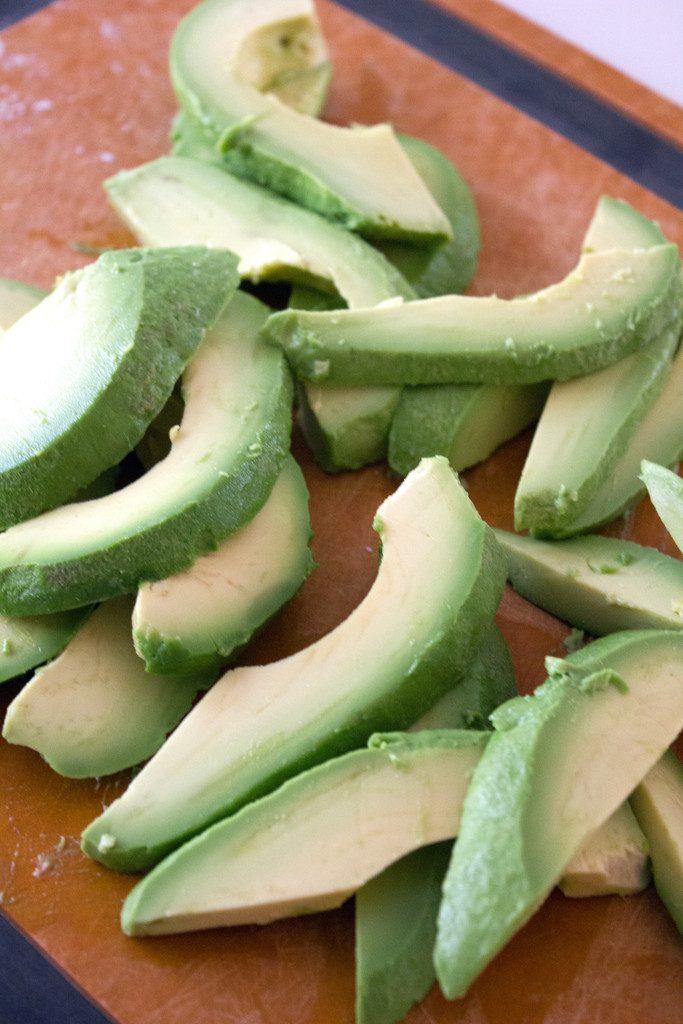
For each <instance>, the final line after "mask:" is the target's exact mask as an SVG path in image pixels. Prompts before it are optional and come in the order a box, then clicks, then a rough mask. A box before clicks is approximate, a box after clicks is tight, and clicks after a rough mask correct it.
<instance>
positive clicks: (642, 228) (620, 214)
mask: <svg viewBox="0 0 683 1024" xmlns="http://www.w3.org/2000/svg"><path fill="white" fill-rule="evenodd" d="M667 241H668V239H667V238H666V235H664V233H663V232H662V229H661V228H660V226H659V224H656V223H655V221H653V220H650V219H649V217H646V216H645V214H643V213H641V212H640V210H636V209H635V208H634V207H633V206H631V205H630V203H627V202H626V200H624V199H615V198H614V197H613V196H600V198H599V199H598V202H597V204H596V206H595V212H594V214H593V217H592V219H591V222H590V224H589V225H588V229H587V231H586V234H585V235H584V237H583V242H582V243H581V251H582V252H602V251H603V250H605V249H651V248H652V247H653V246H655V245H664V244H666V242H667Z"/></svg>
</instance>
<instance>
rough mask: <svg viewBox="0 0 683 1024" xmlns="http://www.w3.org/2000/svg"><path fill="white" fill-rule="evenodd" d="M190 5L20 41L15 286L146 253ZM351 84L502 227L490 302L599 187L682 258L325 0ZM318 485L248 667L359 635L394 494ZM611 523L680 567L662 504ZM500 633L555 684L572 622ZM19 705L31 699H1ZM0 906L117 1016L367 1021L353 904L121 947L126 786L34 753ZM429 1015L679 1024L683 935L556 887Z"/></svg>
mask: <svg viewBox="0 0 683 1024" xmlns="http://www.w3.org/2000/svg"><path fill="white" fill-rule="evenodd" d="M189 6H190V3H189V0H108V2H107V3H101V2H94V0H58V2H57V3H55V4H54V5H52V6H51V7H50V8H48V9H46V10H45V11H43V12H41V13H40V14H39V15H37V16H34V17H32V18H30V19H29V20H28V21H26V22H23V23H21V24H19V25H17V26H15V27H13V28H11V29H10V30H8V31H6V32H5V33H4V34H3V36H2V37H1V38H2V46H1V48H0V124H1V125H2V132H1V133H0V275H3V276H14V277H18V278H22V279H24V280H26V281H30V282H33V283H35V284H39V285H43V286H47V285H49V284H50V283H51V282H52V280H53V279H54V277H55V275H56V274H59V273H61V272H63V271H64V270H66V269H68V268H72V267H75V266H78V265H82V264H83V263H84V262H87V261H88V260H89V259H91V258H92V256H89V255H87V247H92V246H94V247H99V246H107V245H121V244H127V243H129V242H130V238H129V236H128V235H127V233H126V231H125V230H124V229H122V228H121V227H120V226H119V225H118V223H117V221H116V218H115V216H114V214H113V212H112V211H110V210H109V209H108V207H107V204H106V202H105V199H104V196H103V192H102V189H101V182H102V180H103V178H105V177H106V176H107V175H109V174H111V173H112V172H114V171H116V170H117V169H119V168H123V167H129V166H133V165H135V164H136V163H139V162H141V161H143V160H145V159H148V158H151V157H153V156H155V155H158V154H160V153H162V152H163V151H165V150H166V149H167V137H168V131H169V126H170V122H171V117H172V114H173V111H174V101H173V96H172V93H171V89H170V87H169V84H168V80H167V74H166V54H167V49H168V43H169V39H170V36H171V33H172V31H173V28H174V26H175V24H176V23H177V20H178V18H179V17H180V16H181V15H182V14H183V13H184V11H185V10H187V8H188V7H189ZM320 9H321V14H322V17H323V22H324V28H325V31H326V34H327V37H328V39H329V42H330V47H331V51H332V57H333V61H334V68H335V75H334V82H333V86H332V90H331V96H330V99H329V102H328V105H327V110H326V116H327V117H328V118H329V119H331V120H334V121H338V122H351V121H359V122H366V123H369V122H373V121H378V120H387V119H388V120H391V121H393V122H394V123H395V124H396V125H397V126H398V127H399V128H400V129H402V130H405V131H407V132H410V133H412V134H414V135H418V136H421V137H423V138H425V139H427V140H428V141H430V142H432V143H435V144H436V145H438V146H440V147H441V148H442V149H443V150H444V151H445V152H446V153H447V155H448V156H450V157H451V158H452V159H453V160H454V161H455V162H456V163H457V164H458V166H459V167H460V168H461V170H462V171H463V173H464V174H465V175H466V176H467V178H468V179H469V181H470V182H471V183H472V186H473V189H474V192H475V195H476V199H477V203H478V207H479V212H480V216H481V222H482V230H483V252H482V258H481V264H480V269H479V272H478V274H477V277H476V281H475V283H474V286H473V289H472V290H473V292H474V293H479V294H482V293H489V292H491V291H496V292H497V293H498V294H499V295H503V296H511V295H514V294H516V293H520V292H525V291H529V290H532V289H535V288H538V287H539V286H542V285H545V284H548V283H551V282H552V281H554V280H557V279H559V278H560V277H562V276H563V275H564V274H565V273H566V272H567V271H568V270H569V268H570V267H571V266H572V265H573V263H574V262H575V260H576V258H577V253H578V248H579V243H580V239H581V236H582V233H583V231H584V229H585V227H586V225H587V223H588V220H589V218H590V215H591V213H592V210H593V207H594V204H595V201H596V199H597V197H598V196H599V195H600V194H601V193H609V194H612V195H617V196H621V197H623V198H625V199H627V200H629V201H630V202H632V203H634V204H635V205H637V206H638V207H639V208H640V209H641V210H642V211H643V212H644V213H646V214H647V215H648V216H650V217H654V218H657V219H658V220H659V221H660V222H661V225H662V227H663V229H664V231H665V232H666V233H667V235H668V236H669V237H670V238H671V239H673V240H675V241H677V242H678V243H679V244H682V243H683V215H682V214H680V213H679V212H678V211H676V210H674V209H673V208H672V207H670V206H668V205H667V204H666V203H664V202H662V201H660V200H659V199H657V198H656V197H655V196H653V195H651V194H648V193H646V192H644V191H643V190H642V189H641V188H639V187H638V186H636V185H634V184H633V183H632V182H630V181H628V180H627V179H625V178H623V177H622V176H620V175H619V174H618V173H616V172H614V171H612V170H611V169H610V168H609V167H606V166H605V165H603V164H601V163H600V162H599V161H597V160H595V159H594V158H592V157H590V156H588V155H587V154H585V153H584V152H582V151H581V150H579V149H577V148H576V147H575V146H573V145H572V144H571V143H569V142H567V141H566V140H563V139H562V138H560V137H558V136H556V135H554V134H553V133H551V132H550V131H548V130H546V129H544V128H542V127H540V126H539V125H538V124H536V123H535V122H533V121H531V120H530V119H529V118H527V117H525V116H523V115H521V114H519V113H518V112H516V111H515V110H513V109H512V108H510V107H508V106H507V105H506V104H504V103H503V102H501V101H500V100H498V99H496V98H495V97H493V96H491V95H490V94H487V93H486V92H484V91H483V90H481V89H480V88H478V87H477V86H475V85H473V84H472V83H470V82H468V81H467V80H465V79H463V78H461V77H459V76H458V75H456V74H454V73H452V72H450V71H448V70H446V69H444V68H443V67H441V66H438V65H436V64H435V63H433V62H431V61H429V60H428V59H426V58H425V57H424V56H423V55H421V54H420V53H418V52H417V51H415V50H412V49H411V48H409V47H407V46H405V45H404V44H402V43H400V42H398V41H396V40H395V39H393V38H391V37H389V36H387V35H385V34H383V33H381V32H380V31H378V30H377V29H375V28H373V27H371V26H370V25H368V24H367V23H365V22H363V21H362V20H360V19H358V18H357V17H355V16H352V15H351V14H349V13H348V12H346V11H344V10H342V9H341V8H338V7H336V6H334V5H332V4H329V3H323V4H321V8H320ZM527 444H528V438H524V437H523V438H521V439H518V440H517V441H516V442H513V443H512V444H510V445H508V446H506V447H505V448H504V449H503V450H501V451H500V452H499V453H498V454H496V456H495V457H494V458H492V459H491V460H489V461H488V462H487V463H486V464H484V465H482V466H480V467H478V468H477V469H475V470H474V471H472V472H470V473H468V474H467V480H468V483H469V487H470V494H471V496H472V498H473V500H474V502H475V503H476V505H477V506H478V508H479V510H480V512H481V513H482V515H483V516H484V517H485V518H486V519H487V520H488V521H489V522H491V523H492V524H494V525H501V526H507V527H511V510H512V496H513V493H514V486H515V481H516V478H517V476H518V474H519V471H520V468H521V464H522V461H523V457H524V452H525V448H526V445H527ZM295 445H296V453H297V455H298V456H299V457H300V459H301V461H302V463H303V465H304V467H305V470H306V474H307V478H308V481H309V486H310V490H311V502H312V515H313V521H314V527H315V534H316V536H315V542H314V545H315V555H316V558H317V561H318V563H319V568H318V569H317V570H316V572H315V573H314V574H313V576H311V578H310V579H309V581H308V582H307V583H306V585H305V586H304V588H303V590H302V591H301V593H300V594H299V595H298V596H297V597H296V598H295V600H294V601H293V602H292V603H291V605H290V606H289V607H288V608H287V609H286V610H285V611H284V612H283V613H282V614H281V615H280V616H279V617H278V618H277V620H275V621H274V622H273V623H272V625H271V626H270V627H269V628H268V629H267V631H265V632H264V633H263V634H262V636H261V637H260V638H259V640H258V641H257V642H256V643H255V644H254V645H253V646H252V647H251V649H250V650H249V652H248V655H247V657H248V659H249V660H251V661H254V662H255V661H258V660H265V659H267V660H272V659H274V658H277V657H280V656H282V655H283V654H285V653H289V652H292V651H294V650H296V649H297V648H299V647H302V646H304V645H305V644H307V643H309V642H310V641H311V640H313V639H315V638H317V637H318V636H320V635H322V634H323V633H325V632H326V631H327V630H329V629H330V628H331V627H332V626H334V625H335V624H336V623H337V622H339V621H341V620H342V619H343V618H344V617H345V616H346V615H347V614H348V613H349V611H350V610H351V609H352V608H353V607H354V606H355V605H356V604H357V603H358V601H359V600H360V599H361V597H362V596H363V595H364V594H365V592H366V591H367V589H368V588H369V586H370V584H371V582H372V579H373V578H374V574H375V572H376V565H377V542H376V537H375V535H374V534H373V533H372V530H371V527H370V523H371V521H372V516H373V513H374V511H375V509H376V508H377V505H378V504H379V502H380V501H381V500H382V498H383V497H384V496H385V495H386V494H388V493H389V492H390V490H391V489H392V488H393V486H394V481H392V480H390V479H389V477H388V475H387V472H386V468H385V467H384V466H377V467H373V468H370V469H368V470H366V471H363V472H360V473H355V474H343V475H340V476H336V477H328V476H325V475H324V474H323V473H321V472H320V471H319V470H317V469H316V468H315V467H314V466H313V465H312V464H311V462H310V460H309V459H308V457H307V456H306V454H305V451H304V448H303V445H302V444H301V442H300V440H299V439H298V438H297V439H296V440H295ZM613 530H614V531H616V532H618V533H620V534H622V535H624V536H628V537H633V538H637V539H639V540H641V541H644V542H646V543H651V544H654V545H656V546H659V547H661V548H662V549H663V550H665V551H667V552H668V553H670V554H674V553H675V551H674V547H673V544H672V542H671V541H670V539H669V538H668V535H667V534H666V532H665V530H664V529H663V528H662V527H661V525H659V524H658V520H657V518H656V517H655V516H654V514H653V512H652V509H651V507H650V506H649V504H648V503H645V502H644V503H642V505H641V506H640V508H639V509H638V511H637V512H636V514H635V515H631V516H629V517H628V518H627V519H625V520H620V521H619V522H618V523H617V524H615V526H614V527H613ZM499 623H500V625H501V627H502V629H503V631H504V633H505V636H506V638H507V639H508V641H509V643H510V645H511V648H512V652H513V656H514V660H515V664H516V668H517V673H518V679H519V685H520V688H521V689H522V690H528V689H529V688H530V687H532V686H534V685H536V684H537V683H538V682H540V680H541V679H542V676H543V658H544V656H545V655H546V654H561V653H562V652H563V650H564V648H563V645H562V640H563V637H564V636H565V634H566V632H567V630H566V628H565V627H564V626H562V625H561V624H560V623H558V622H557V621H556V620H554V619H552V618H550V617H549V616H547V615H545V614H543V613H540V612H537V611H535V610H534V609H532V608H531V606H529V605H528V604H526V603H525V602H524V601H522V600H521V599H519V598H517V597H515V596H514V595H513V594H511V593H508V594H506V596H505V599H504V601H503V604H502V607H501V610H500V613H499ZM2 691H3V692H2V696H3V700H5V701H6V700H8V699H9V698H11V697H12V696H13V694H14V693H15V692H16V686H14V685H13V684H9V685H5V686H4V687H3V688H2ZM0 766H1V767H0V772H1V776H2V779H3V785H2V797H1V799H0V804H1V806H0V819H1V821H2V826H1V828H0V891H1V892H2V898H3V903H4V909H5V911H6V912H7V914H8V915H9V916H10V917H11V918H12V919H13V920H14V921H15V922H16V923H17V924H18V925H19V926H20V927H21V928H22V929H24V930H25V931H26V932H27V933H28V934H29V935H30V936H31V937H32V938H33V940H34V941H35V942H36V943H37V944H38V945H39V946H40V947H41V948H42V949H43V950H44V951H45V953H46V954H47V955H48V956H49V957H51V958H53V959H54V960H55V961H56V962H57V963H58V964H59V965H60V966H61V967H62V969H63V970H65V971H66V972H67V973H69V974H70V975H71V976H72V978H74V979H75V980H76V982H77V983H78V984H79V985H80V986H82V987H83V988H84V989H85V990H86V991H87V992H88V993H89V994H90V995H91V996H92V997H93V998H94V999H95V1000H96V1001H97V1002H98V1003H99V1004H100V1005H101V1006H102V1007H103V1008H104V1009H105V1010H106V1012H107V1013H109V1014H110V1015H111V1016H112V1017H113V1018H115V1019H116V1020H117V1021H119V1022H121V1024H162V1022H163V1024H181V1022H182V1024H189V1022H197V1024H218V1022H221V1024H348V1022H351V1021H352V1020H353V916H352V907H350V906H346V907H345V908H343V909H342V910H340V911H337V912H333V913H329V914H326V915H316V916H312V917H309V918H303V919H298V920H292V921H285V922H280V923H277V924H274V925H269V926H267V927H260V928H259V927H251V928H239V929H234V930H222V931H214V932H208V933H202V934H198V935H188V936H180V937H172V938H159V939H152V940H142V941H138V940H132V939H127V938H125V937H124V936H123V935H122V934H121V932H120V930H119V925H118V914H119V910H120V906H121V901H122V899H123V897H124V896H125V895H126V893H127V892H128V891H129V889H130V888H131V885H132V880H131V879H130V878H128V877H124V876H118V875H116V874H113V873H109V872H107V871H106V870H105V869H103V868H101V867H99V866H96V865H94V864H92V863H90V862H89V861H87V860H86V859H85V858H84V857H83V856H82V855H81V854H80V852H79V848H78V836H79V834H80V832H81V830H82V828H83V827H84V826H85V825H86V824H87V823H88V821H90V820H91V819H92V818H93V817H94V816H95V815H96V814H97V813H98V812H99V811H100V810H101V808H102V806H103V804H106V803H107V802H109V801H111V799H112V798H113V797H114V796H115V795H116V794H117V793H118V792H120V791H121V789H122V787H123V786H124V785H125V783H126V781H127V777H122V778H116V779H113V780H102V781H100V782H97V783H95V782H71V781H67V780H64V779H61V778H60V777H58V776H57V775H54V774H53V773H52V772H51V771H50V769H48V768H47V767H46V766H45V765H44V764H43V763H42V762H41V761H40V758H39V757H38V756H37V755H35V754H33V753H32V752H30V751H27V750H24V749H21V748H16V747H9V746H8V745H6V744H4V743H3V744H2V745H1V746H0ZM408 1020H409V1021H411V1022H412V1024H418V1022H419V1024H432V1022H435V1024H445V1022H456V1021H457V1022H463V1024H464V1022H467V1024H485V1022H486V1024H514V1022H520V1024H521V1022H524V1024H540V1022H544V1024H569V1022H572V1024H594V1022H598V1021H599V1022H601V1024H608V1022H614V1024H631V1022H633V1024H636V1022H637V1024H643V1022H651V1021H657V1022H658V1024H674V1022H680V1021H681V1020H683V944H682V943H681V941H680V938H679V937H678V935H677V933H676V932H675V929H674V927H673V925H672V924H671V922H670V921H669V919H668V918H667V916H666V914H665V913H664V911H663V910H662V908H661V906H660V905H659V902H658V900H657V897H656V896H655V894H654V893H653V892H652V891H649V892H646V893H645V894H643V895H641V896H638V897H634V898H630V899H611V898H609V899H593V900H575V901H570V900H566V899H564V898H563V897H561V896H560V895H557V894H555V895H553V896H552V897H551V898H550V900H549V901H548V902H547V904H546V905H545V906H544V907H543V908H542V909H541V911H539V913H538V914H537V915H536V916H535V917H534V918H533V920H532V921H531V922H530V923H529V924H528V925H527V926H526V928H525V929H524V930H523V931H522V932H521V933H520V934H519V935H518V936H517V937H516V938H515V939H514V940H513V941H512V942H511V943H510V945H509V946H508V948H507V949H506V950H505V951H504V952H503V953H502V954H500V955H499V956H498V958H497V959H496V960H495V962H494V963H493V964H492V965H491V966H490V967H489V969H488V970H487V971H486V972H485V973H484V975H483V976H482V977H481V978H480V979H479V981H478V982H477V983H476V984H475V985H474V987H473V989H472V990H471V993H470V995H469V996H468V997H467V998H466V999H465V1000H461V1001H457V1002H454V1003H447V1002H446V1001H445V1000H444V999H442V997H441V996H440V995H439V993H438V991H437V990H436V988H435V989H434V990H432V992H431V993H430V995H429V996H428V997H427V999H426V1001H425V1002H424V1003H423V1004H422V1005H421V1006H420V1007H417V1008H415V1009H414V1010H413V1011H412V1012H411V1014H410V1015H409V1017H408Z"/></svg>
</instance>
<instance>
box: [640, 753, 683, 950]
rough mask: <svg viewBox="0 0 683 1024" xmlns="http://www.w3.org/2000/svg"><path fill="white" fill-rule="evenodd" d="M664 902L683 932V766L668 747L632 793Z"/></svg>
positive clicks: (656, 882)
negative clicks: (648, 844)
mask: <svg viewBox="0 0 683 1024" xmlns="http://www.w3.org/2000/svg"><path fill="white" fill-rule="evenodd" d="M631 807H632V808H633V810H634V811H635V815H636V817H637V819H638V821H639V822H640V826H641V828H642V829H643V831H644V832H645V835H646V836H647V838H648V840H649V843H650V855H651V857H652V872H653V874H654V880H655V886H656V888H657V892H658V893H659V895H660V896H661V899H662V902H663V903H664V905H665V907H666V908H667V910H668V911H669V913H670V914H671V917H672V918H673V920H674V923H675V924H676V927H677V928H678V930H679V932H681V934H683V765H681V762H680V761H679V759H678V758H677V757H676V755H675V754H674V753H673V751H671V750H668V751H667V752H666V753H665V754H664V755H663V757H662V758H660V760H659V761H658V762H657V764H656V765H655V766H654V768H652V769H651V770H650V771H649V772H648V773H647V775H646V776H645V778H644V779H643V781H642V782H641V783H640V785H639V786H638V787H637V788H636V789H635V790H634V792H633V793H632V794H631Z"/></svg>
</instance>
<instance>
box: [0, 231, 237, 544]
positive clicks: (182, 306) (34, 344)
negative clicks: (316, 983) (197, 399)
mask: <svg viewBox="0 0 683 1024" xmlns="http://www.w3.org/2000/svg"><path fill="white" fill-rule="evenodd" d="M237 281H238V278H237V272H236V260H235V257H234V256H233V255H232V254H231V253H222V252H211V251H209V250H208V249H203V248H194V247H186V248H182V249H164V250H159V251H155V250H149V251H144V250H138V249H131V250H120V251H110V252H106V253H104V254H103V255H102V256H101V257H100V258H99V259H98V260H97V262H96V263H94V264H91V265H90V266H89V267H86V268H85V269H83V270H79V271H74V272H73V273H71V274H67V275H66V276H65V277H63V278H62V279H61V281H60V282H59V284H58V285H57V287H56V288H55V289H54V291H52V292H51V293H50V294H49V295H48V296H47V297H46V298H45V299H43V301H42V302H41V303H39V305H37V306H35V307H34V308H33V309H32V310H30V311H29V312H28V313H26V314H25V315H24V316H22V317H21V318H20V319H19V320H17V321H16V323H15V324H14V325H13V326H12V327H10V328H9V329H8V330H7V331H6V332H5V333H4V334H3V336H2V346H1V348H0V360H1V363H2V366H4V368H5V372H4V373H2V374H1V375H0V402H1V404H2V408H3V410H4V412H3V416H4V421H3V422H4V427H3V432H2V438H1V439H0V528H4V527H7V526H9V525H11V524H13V523H17V522H19V521H21V520H23V519H27V518H28V517H29V516H32V515H35V514H36V513H38V512H41V511H43V510H44V509H46V508H53V507H54V506H56V505H59V504H60V503H61V502H63V501H64V500H66V499H67V498H70V497H72V496H73V495H74V494H75V493H76V491H77V490H78V489H79V488H80V487H83V486H85V485H86V484H88V483H90V482H91V481H92V480H94V479H95V477H96V476H98V475H99V474H100V473H101V472H102V471H103V470H105V469H107V468H108V467H109V466H112V465H114V464H115V463H117V462H119V461H120V459H122V458H123V456H124V455H126V453H127V452H129V451H130V450H131V448H132V447H133V446H134V445H135V443H136V442H137V441H138V440H139V439H140V437H141V436H142V434H143V433H144V430H145V428H146V427H147V425H148V423H149V422H150V421H151V420H152V419H153V417H154V416H155V415H156V414H157V412H158V411H159V409H160V408H161V406H162V405H163V404H164V402H165V401H166V399H167V398H168V396H169V394H170V393H171V390H172V389H173V385H174V384H175V381H176V379H177V378H178V377H179V376H180V374H181V373H182V371H183V369H184V367H185V365H186V363H187V361H188V359H189V358H190V357H191V356H192V354H193V353H194V351H195V350H196V348H197V346H198V345H199V343H200V341H201V340H202V338H203V337H204V334H205V332H206V329H207V328H208V327H210V326H211V324H212V323H213V322H214V321H215V319H216V317H217V316H218V314H219V313H220V311H221V309H222V308H223V307H224V306H225V304H226V302H227V301H228V299H229V298H230V296H231V294H232V292H233V291H234V289H235V287H236V285H237ZM188 292H191V293H192V302H188V303H179V301H178V296H179V295H185V294H187V293H188ZM36 367H40V371H41V372H40V373H39V374H36Z"/></svg>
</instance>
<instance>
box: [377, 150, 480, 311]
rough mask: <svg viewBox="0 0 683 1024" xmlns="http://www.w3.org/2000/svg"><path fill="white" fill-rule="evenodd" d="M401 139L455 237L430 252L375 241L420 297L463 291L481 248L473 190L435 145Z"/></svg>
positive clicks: (403, 245) (471, 275) (474, 268)
mask: <svg viewBox="0 0 683 1024" xmlns="http://www.w3.org/2000/svg"><path fill="white" fill-rule="evenodd" d="M398 140H399V142H400V143H401V145H402V146H403V148H404V149H405V151H406V153H407V154H408V156H409V157H410V159H411V160H412V162H413V164H414V165H415V168H416V170H417V171H418V173H419V174H420V177H421V178H422V179H423V180H424V183H425V185H426V186H427V188H428V189H429V191H430V192H431V193H432V195H433V196H434V199H435V200H436V202H437V203H438V204H439V206H440V207H441V209H442V210H443V212H444V213H445V214H446V216H447V217H448V220H449V222H450V225H451V228H452V229H453V237H452V239H450V241H448V242H445V243H444V244H443V245H440V246H439V248H438V249H435V250H434V251H432V252H430V251H429V250H428V249H424V248H417V247H415V246H409V245H405V244H402V243H401V242H378V243H377V245H378V247H379V248H380V249H381V251H382V252H383V253H384V255H385V256H386V257H387V258H388V259H390V260H391V262H392V263H394V264H395V265H396V266H397V267H398V269H399V270H400V271H401V273H402V274H403V276H404V277H405V278H406V279H407V280H408V281H410V283H411V284H412V286H413V288H414V289H415V291H416V292H417V294H418V295H419V296H420V297H421V298H424V299H426V298H429V297H430V296H432V295H447V294H449V293H451V292H461V291H463V290H464V289H465V288H466V287H467V285H468V284H469V283H470V281H471V280H472V278H473V277H474V274H475V271H476V269H477V259H478V256H479V247H480V235H479V217H478V216H477V208H476V206H475V203H474V197H473V195H472V191H471V189H470V187H469V185H468V184H467V182H466V181H465V179H464V178H463V176H462V175H461V174H460V171H459V170H458V169H457V167H456V166H455V165H454V164H453V163H452V162H451V161H450V160H449V159H448V157H446V156H444V154H443V153H442V152H441V151H440V150H438V149H437V148H436V146H430V145H429V143H428V142H423V141H422V139H416V138H414V137H413V136H412V135H402V134H399V136H398Z"/></svg>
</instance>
